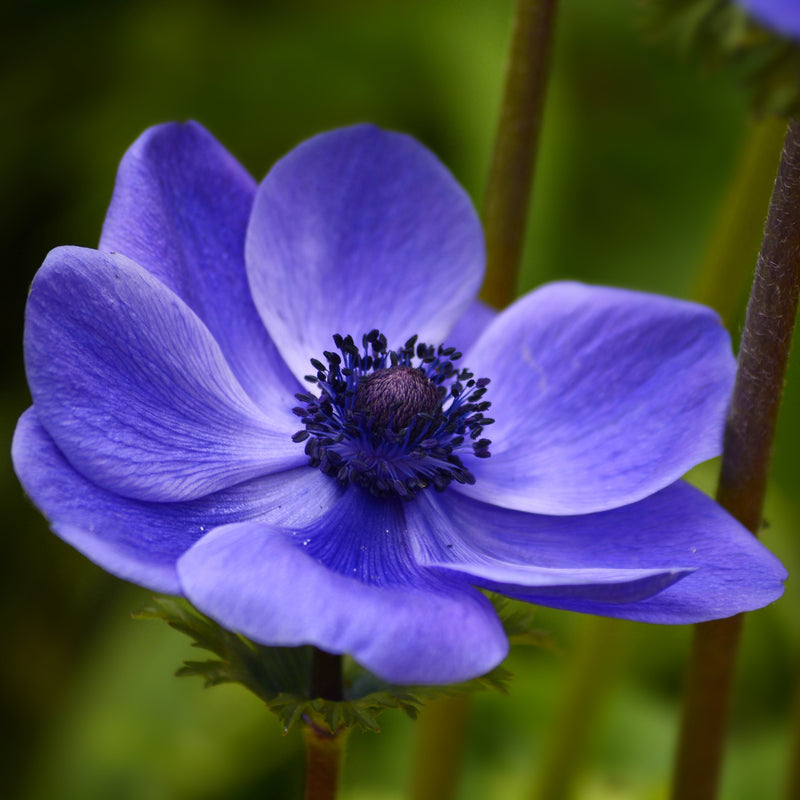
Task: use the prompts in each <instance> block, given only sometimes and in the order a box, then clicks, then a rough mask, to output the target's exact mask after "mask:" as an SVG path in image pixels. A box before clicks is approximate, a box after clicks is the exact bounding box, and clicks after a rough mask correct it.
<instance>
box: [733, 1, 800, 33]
mask: <svg viewBox="0 0 800 800" xmlns="http://www.w3.org/2000/svg"><path fill="white" fill-rule="evenodd" d="M738 2H739V5H741V6H744V8H746V9H747V10H748V11H749V12H750V13H751V14H752V15H753V16H754V17H755V18H756V19H758V20H760V21H761V22H762V23H763V24H764V25H766V26H767V27H768V28H773V29H774V30H776V31H778V33H782V34H784V35H785V36H789V37H790V38H792V39H800V4H798V3H797V0H738Z"/></svg>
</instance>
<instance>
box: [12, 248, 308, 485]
mask: <svg viewBox="0 0 800 800" xmlns="http://www.w3.org/2000/svg"><path fill="white" fill-rule="evenodd" d="M25 365H26V370H27V374H28V383H29V385H30V389H31V394H32V395H33V400H34V405H35V406H36V410H37V414H38V417H39V420H40V421H41V423H42V424H43V425H44V427H45V429H46V430H47V432H48V433H49V434H50V435H51V436H52V437H53V439H54V440H55V442H56V444H57V445H58V447H59V449H60V450H61V451H62V452H63V453H64V455H65V456H66V457H67V459H68V460H69V462H70V463H71V464H72V466H74V467H75V468H76V469H77V470H78V471H79V472H81V473H82V474H83V475H84V476H85V477H86V478H88V479H89V480H91V481H93V482H94V483H97V484H98V485H100V486H102V487H104V488H106V489H109V490H110V491H115V492H118V493H120V494H123V495H126V496H128V497H134V498H137V499H140V500H188V499H191V498H193V497H200V496H202V495H205V494H208V493H209V492H212V491H215V490H217V489H222V488H224V487H226V486H231V485H233V484H234V483H238V482H240V481H243V480H247V479H249V478H253V477H257V476H259V475H264V474H266V473H269V472H274V471H277V470H280V469H287V468H290V467H295V466H299V465H301V464H304V463H305V462H306V457H305V455H304V454H303V448H302V447H301V446H299V445H296V444H295V443H293V442H292V441H291V436H290V434H291V431H292V428H290V427H288V424H289V421H284V420H282V419H281V418H277V419H273V418H268V417H267V416H266V415H265V414H264V413H263V412H262V411H261V410H259V409H258V408H257V407H256V406H255V404H254V403H253V402H252V400H250V398H249V397H248V396H247V395H246V394H245V393H244V392H243V391H242V389H241V387H240V386H239V385H238V383H237V382H236V379H235V377H234V376H233V374H232V373H231V371H230V369H229V367H228V365H227V364H226V362H225V358H224V356H223V354H222V353H221V352H220V349H219V347H218V346H217V344H216V342H215V341H214V339H213V338H212V337H211V335H210V334H209V332H208V330H207V329H206V328H205V326H204V325H203V324H202V322H200V320H199V319H198V318H197V317H196V315H195V314H194V313H193V312H192V311H191V310H190V309H189V308H188V307H187V306H186V305H185V304H184V303H183V302H182V301H181V300H180V299H179V298H178V297H177V296H176V295H174V294H173V293H172V292H170V291H169V289H167V288H166V287H165V286H164V285H163V284H162V283H160V282H159V281H158V280H157V279H156V278H154V277H153V276H152V275H150V274H149V273H148V272H146V271H145V270H143V269H142V268H141V267H139V266H137V265H136V264H134V263H133V262H132V261H129V260H128V259H127V258H125V257H124V256H121V255H104V254H102V253H99V252H97V251H96V250H85V249H82V248H76V247H63V248H59V249H57V250H54V251H53V252H52V253H50V255H49V256H48V257H47V259H46V261H45V263H44V266H43V267H42V268H41V269H40V270H39V272H38V273H37V275H36V277H35V279H34V282H33V287H32V289H31V294H30V297H29V300H28V307H27V312H26V325H25ZM280 425H283V427H282V428H281V427H279V426H280ZM295 427H296V426H295Z"/></svg>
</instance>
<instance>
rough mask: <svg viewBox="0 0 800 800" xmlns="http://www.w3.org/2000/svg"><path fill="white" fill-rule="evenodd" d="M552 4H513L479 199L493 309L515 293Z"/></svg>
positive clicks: (539, 0)
mask: <svg viewBox="0 0 800 800" xmlns="http://www.w3.org/2000/svg"><path fill="white" fill-rule="evenodd" d="M555 17H556V0H518V2H517V6H516V10H515V12H514V27H513V32H512V36H511V49H510V53H509V60H508V66H507V71H506V81H505V89H504V92H503V102H502V106H501V111H500V120H499V123H498V129H497V136H496V138H495V144H494V151H493V153H492V165H491V168H490V170H489V180H488V182H487V185H486V197H485V198H484V208H483V220H484V227H485V231H486V257H487V274H486V282H485V283H484V288H483V293H482V297H483V299H484V300H485V301H486V302H487V303H489V304H490V305H492V306H494V307H495V308H503V307H504V306H506V305H508V304H509V303H510V302H511V301H512V300H513V299H514V297H515V296H516V293H517V291H516V290H517V277H518V275H519V270H520V265H521V262H522V248H523V245H524V242H525V224H526V222H527V219H528V204H529V201H530V194H531V187H532V185H533V174H534V165H535V163H536V153H537V151H538V146H539V133H540V130H541V127H542V117H543V113H544V104H545V96H546V90H547V77H548V73H549V69H550V53H551V51H552V43H553V29H554V26H555Z"/></svg>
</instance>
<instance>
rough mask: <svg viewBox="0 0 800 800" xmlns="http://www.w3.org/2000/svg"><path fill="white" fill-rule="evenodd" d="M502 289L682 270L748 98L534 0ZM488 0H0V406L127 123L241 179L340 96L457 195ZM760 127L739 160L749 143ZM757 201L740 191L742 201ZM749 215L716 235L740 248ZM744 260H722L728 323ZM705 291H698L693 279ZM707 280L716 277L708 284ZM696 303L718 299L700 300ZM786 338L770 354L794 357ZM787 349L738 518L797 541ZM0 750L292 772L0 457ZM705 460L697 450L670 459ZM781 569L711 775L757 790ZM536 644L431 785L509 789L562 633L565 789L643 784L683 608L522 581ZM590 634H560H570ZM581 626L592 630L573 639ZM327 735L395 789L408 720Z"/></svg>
mask: <svg viewBox="0 0 800 800" xmlns="http://www.w3.org/2000/svg"><path fill="white" fill-rule="evenodd" d="M562 6H563V7H562V9H561V14H560V17H559V20H558V30H557V40H556V45H555V56H554V68H553V75H552V83H551V89H550V94H549V101H548V109H547V116H546V122H545V128H544V134H543V141H542V150H541V157H540V162H539V171H538V181H537V185H536V192H535V199H534V204H533V210H532V224H531V229H530V236H529V246H528V249H527V254H526V262H525V271H524V274H523V277H522V280H521V285H520V289H521V290H527V289H528V288H530V287H532V286H534V285H536V284H538V283H541V282H543V281H546V280H552V279H554V278H576V279H581V280H586V281H590V282H602V283H608V284H617V285H623V286H629V287H633V288H639V289H647V290H651V291H657V292H662V293H666V294H672V295H675V296H680V297H690V296H694V295H695V294H696V287H697V286H698V281H699V278H698V270H699V269H700V266H701V264H702V263H703V261H704V257H705V254H706V253H707V251H708V247H709V241H710V237H711V231H712V229H714V227H715V225H717V224H718V220H719V213H720V208H721V207H722V205H723V201H724V198H725V194H726V191H727V188H728V186H729V184H730V181H731V180H732V176H733V175H734V174H735V172H736V169H737V164H738V163H739V160H740V158H741V153H742V150H743V147H744V143H745V140H746V136H747V131H748V125H749V121H748V118H747V108H746V104H745V101H744V98H743V97H742V96H741V95H740V93H739V92H738V90H737V88H736V87H735V86H734V85H733V83H732V81H731V80H729V78H728V77H727V76H725V75H715V76H704V75H701V74H699V72H698V70H697V69H696V68H695V67H694V66H693V65H692V64H691V63H688V62H683V61H681V60H680V59H678V58H677V57H676V55H675V53H674V52H673V51H672V49H671V48H670V47H667V46H664V45H654V43H653V42H652V41H650V40H649V38H648V36H647V35H646V34H645V33H644V32H643V25H642V14H641V11H640V10H639V9H638V7H637V5H636V4H635V3H634V2H633V0H622V2H616V3H600V2H597V0H570V1H569V2H564V3H562ZM511 11H512V4H511V2H510V0H447V1H446V0H394V1H391V0H338V1H336V0H328V1H327V2H325V1H324V0H316V1H315V0H297V1H295V2H289V0H284V1H283V2H277V0H273V1H270V0H264V1H263V2H259V3H255V2H247V1H245V0H227V2H222V1H221V0H220V1H219V2H212V1H211V0H191V2H190V1H189V0H160V2H156V1H155V0H152V1H151V2H137V3H133V2H121V1H119V0H117V1H115V0H103V2H98V1H97V0H74V1H73V2H69V1H68V0H61V1H60V2H59V0H50V2H45V0H39V1H38V2H36V1H35V0H34V1H31V2H24V3H23V2H6V3H5V4H3V5H2V9H1V10H0V100H1V101H2V120H3V122H2V125H0V211H2V213H0V229H1V230H2V242H3V245H4V252H6V256H5V258H4V270H3V274H4V277H5V279H6V289H5V292H4V293H3V297H2V302H3V305H4V307H3V314H2V315H0V325H2V326H3V330H2V336H3V338H2V341H3V342H4V343H5V346H4V347H3V348H2V350H0V354H1V356H2V359H3V364H2V367H3V373H2V374H3V376H4V380H3V383H2V413H3V425H2V428H1V430H2V436H3V442H4V446H5V449H6V452H7V451H8V446H9V443H10V439H11V434H12V431H13V426H14V424H15V420H16V418H17V416H18V415H19V414H20V412H21V411H22V410H23V409H24V408H25V407H26V405H27V404H28V402H29V397H28V394H27V390H26V388H25V383H24V376H23V369H22V357H21V339H22V325H23V308H24V303H25V295H26V292H27V287H28V284H29V282H30V280H31V278H32V276H33V274H34V272H35V270H36V269H37V267H38V266H39V264H40V263H41V261H42V259H43V258H44V256H45V254H46V252H47V251H48V250H49V249H50V248H51V247H54V246H56V245H59V244H77V245H85V246H94V245H95V244H96V242H97V239H98V236H99V232H100V226H101V223H102V219H103V215H104V211H105V207H106V205H107V203H108V200H109V198H110V195H111V190H112V186H113V181H114V175H115V170H116V166H117V163H118V161H119V159H120V157H121V156H122V153H123V152H124V150H125V149H126V147H127V146H128V145H129V144H130V143H131V142H132V141H133V140H134V139H135V138H136V136H137V135H138V134H139V133H140V132H141V131H142V130H144V129H145V128H146V127H148V126H150V125H152V124H155V123H158V122H162V121H165V120H169V119H186V118H195V119H197V120H199V121H200V122H202V123H203V124H204V125H205V126H207V127H208V128H209V129H210V130H211V131H212V132H213V133H214V134H215V135H216V136H217V138H219V140H220V141H222V142H223V143H224V144H225V145H226V146H227V147H228V148H229V149H230V150H231V151H232V152H233V153H234V154H235V155H236V156H237V157H238V158H239V159H240V160H241V161H242V163H244V164H245V165H246V166H247V167H248V168H249V169H250V170H251V172H252V173H253V174H254V175H255V176H257V177H259V178H260V177H261V176H263V174H264V173H265V172H266V170H267V169H268V167H269V166H270V164H271V163H272V162H273V161H274V160H275V159H276V158H278V157H279V156H280V155H281V154H283V153H284V152H286V151H287V150H288V149H290V148H291V147H292V146H293V145H295V144H296V143H297V142H299V141H300V140H302V139H304V138H306V137H308V136H310V135H312V134H314V133H316V132H319V131H321V130H325V129H328V128H332V127H336V126H338V125H342V124H347V123H351V122H356V121H372V122H375V123H377V124H379V125H382V126H385V127H389V128H396V129H401V130H404V131H408V132H410V133H412V134H414V135H415V136H417V137H418V138H419V139H421V140H422V141H423V142H424V143H425V144H427V145H428V146H430V147H431V148H432V149H433V150H434V151H436V152H437V153H438V154H439V155H440V157H441V158H442V159H443V160H444V162H445V163H446V164H447V165H448V166H449V167H450V168H451V169H452V171H453V172H454V173H455V175H456V177H457V178H458V179H459V180H460V181H461V182H462V183H463V184H464V185H465V186H466V188H467V190H468V191H469V192H470V193H471V194H472V196H473V198H474V200H475V202H476V204H477V205H478V206H479V207H480V202H481V196H482V193H483V188H484V183H485V177H486V172H487V169H488V164H489V158H490V152H491V143H492V138H493V134H494V127H495V121H496V117H497V109H498V103H499V96H500V90H501V86H502V77H503V66H504V59H505V50H506V45H507V41H508V37H509V32H510V22H511ZM776 163H777V151H775V153H774V157H773V158H772V159H770V158H767V165H766V167H765V169H766V170H767V172H768V173H769V172H771V171H773V170H774V167H775V165H776ZM764 210H765V209H764ZM757 244H758V242H757V240H756V239H755V237H753V236H750V237H749V238H747V237H745V240H744V242H743V243H742V245H741V246H739V247H738V248H737V252H738V256H739V257H738V261H739V262H742V263H744V264H745V265H746V268H747V265H752V263H753V262H754V257H755V252H756V250H757ZM747 281H748V278H747V276H746V275H744V273H743V271H742V269H741V268H740V266H739V265H738V264H732V265H731V273H730V274H729V275H725V276H724V279H723V283H724V286H725V288H726V289H727V290H728V291H729V292H730V291H732V292H733V295H734V298H735V299H736V303H735V305H736V308H737V309H738V311H737V312H736V313H734V314H732V315H731V319H730V320H729V321H730V324H731V329H732V332H733V333H734V335H735V334H736V332H737V329H738V326H739V325H740V324H741V323H740V320H741V311H742V309H743V307H744V302H745V298H746V289H747ZM721 297H722V294H720V298H721ZM706 299H708V300H709V301H711V302H714V301H715V296H714V295H713V292H712V293H711V295H708V294H706ZM719 304H720V305H723V301H722V299H720V301H719ZM795 360H796V359H795ZM797 367H798V365H797V364H794V369H793V370H792V369H790V377H789V384H788V387H787V396H786V400H785V406H784V411H783V414H782V419H781V425H780V430H779V437H778V446H777V450H776V457H775V464H774V480H773V489H772V492H771V495H770V499H769V507H768V510H767V518H768V522H769V527H768V529H767V530H766V531H765V534H764V539H765V541H766V542H767V544H768V545H769V546H770V547H771V548H772V549H773V550H774V551H775V552H776V553H778V555H779V556H780V557H781V558H782V559H783V560H784V563H786V564H787V566H788V567H789V569H790V571H793V568H794V566H795V565H796V564H797V562H798V560H799V558H800V555H799V554H798V546H797V541H798V536H797V521H798V515H799V514H800V508H799V507H798V498H797V491H796V485H797V474H798V472H797V470H798V453H800V420H799V419H798V414H797V410H798V408H800V369H798V368H797ZM2 463H3V465H4V467H3V471H2V484H1V485H0V491H2V502H3V509H4V515H5V518H6V524H5V533H4V535H3V536H2V537H1V538H0V592H1V593H2V601H1V602H0V630H2V634H3V644H4V648H3V654H2V657H1V658H0V715H2V718H1V719H0V740H1V741H0V744H1V745H2V746H0V775H2V787H3V788H2V791H0V793H1V794H2V796H3V797H9V798H20V799H21V800H106V799H107V798H115V800H212V799H213V798H226V800H249V799H250V798H279V799H280V798H294V797H299V796H300V792H301V772H302V753H301V751H300V741H299V738H298V736H297V735H296V734H295V733H290V734H289V735H287V736H283V733H282V731H281V730H280V727H279V725H278V723H277V721H276V720H275V719H273V718H272V717H270V716H269V715H268V714H267V713H266V712H265V711H264V710H263V709H262V708H261V706H260V705H259V702H258V701H257V700H256V699H255V698H252V697H250V696H249V695H247V694H246V693H245V691H244V690H242V689H240V688H238V687H230V686H228V687H220V688H217V689H213V690H207V691H206V690H203V689H202V687H201V686H200V684H199V682H196V681H188V680H178V679H175V678H173V677H172V673H173V671H174V670H175V669H176V668H177V667H178V666H179V664H180V662H181V660H182V659H183V658H185V657H188V656H190V655H191V650H190V648H189V646H188V643H187V642H186V641H185V640H184V639H183V637H181V636H180V635H179V634H177V633H175V632H173V631H171V630H169V629H168V628H166V626H163V625H161V624H159V623H155V622H139V621H133V620H131V619H130V616H129V612H130V611H131V610H136V609H138V608H140V607H141V606H142V605H144V604H145V603H146V601H147V599H148V593H147V592H145V591H144V590H140V589H137V588H135V587H131V586H129V585H127V584H124V583H122V582H121V581H118V580H116V579H114V578H111V577H109V576H107V575H106V574H105V573H103V572H102V571H101V570H99V569H98V568H96V567H95V566H94V565H92V564H91V563H89V562H88V561H86V560H85V559H83V558H82V557H81V556H79V555H78V554H77V553H75V552H73V551H72V550H71V549H70V548H69V547H67V546H66V545H64V544H62V543H61V542H60V541H59V540H58V539H56V538H55V537H54V536H53V535H52V534H50V533H49V532H48V530H47V527H46V525H45V523H44V522H43V520H42V519H41V518H40V516H39V515H38V513H37V512H36V511H35V510H34V509H33V508H32V506H31V505H30V504H29V503H28V502H27V501H26V500H25V498H24V497H23V494H22V492H21V490H20V488H19V486H18V484H17V482H16V479H15V478H14V475H13V472H12V470H11V465H10V463H9V462H8V460H7V459H6V460H4V461H3V462H2ZM696 477H697V480H698V482H699V483H700V484H701V485H703V486H704V487H706V488H709V489H710V488H711V487H713V483H714V466H713V465H709V466H706V467H704V468H702V469H700V470H698V471H697V476H696ZM799 605H800V589H799V588H798V587H797V585H796V584H794V583H792V582H791V581H790V583H789V587H788V590H787V593H786V596H785V597H784V599H783V600H781V601H780V602H779V603H778V604H777V605H775V606H773V607H771V608H769V609H767V610H764V611H761V612H758V613H756V614H753V615H751V617H750V618H749V620H748V623H747V625H746V629H745V636H744V642H743V651H742V657H741V661H740V668H739V680H738V683H737V697H736V706H735V712H734V719H733V724H732V736H731V747H730V751H729V759H728V762H727V766H726V772H725V778H724V785H723V797H724V798H726V800H728V799H730V800H747V799H749V798H754V799H755V798H758V799H760V798H767V797H778V796H780V795H781V791H782V786H783V785H784V783H785V780H786V773H787V769H788V765H789V761H790V755H789V753H790V750H789V746H790V744H789V743H790V740H791V716H792V712H791V708H792V704H793V703H794V702H795V701H794V699H793V698H794V688H793V686H794V678H795V675H796V673H797V665H798V627H799V626H798V620H800V615H799V614H798V606H799ZM539 622H540V625H541V627H542V628H543V629H545V630H548V631H550V632H551V633H552V634H553V636H554V639H555V642H556V643H557V648H556V650H554V651H550V650H538V649H537V650H534V649H522V648H520V649H518V650H515V652H514V653H513V655H512V657H511V659H510V662H509V666H510V668H511V669H512V670H513V671H514V672H515V674H516V678H515V680H514V682H513V684H512V686H511V694H510V696H502V695H499V694H497V695H493V694H482V695H480V696H476V697H475V699H474V702H473V706H472V716H471V718H470V723H469V728H468V734H467V745H466V747H467V750H466V756H465V765H464V773H463V776H462V780H461V789H460V795H459V796H460V797H461V798H464V800H478V798H481V799H482V800H483V799H484V798H489V799H492V798H493V799H496V800H506V798H517V797H526V796H528V793H529V791H530V787H531V786H532V785H533V783H534V782H535V780H536V776H537V769H539V767H540V765H541V763H542V757H543V753H545V752H546V751H547V748H548V746H549V744H548V743H549V741H550V740H551V737H552V735H553V732H554V731H555V730H557V724H558V720H559V718H560V716H561V714H562V709H563V707H564V704H565V702H566V699H565V697H566V695H565V693H566V691H567V686H568V684H569V682H570V680H571V678H570V675H571V672H572V671H573V670H574V665H575V664H576V663H578V662H579V661H580V657H581V656H580V654H581V653H584V658H587V657H588V658H589V660H590V661H592V663H594V664H595V666H596V669H595V670H593V672H592V674H593V675H594V676H595V679H596V680H595V683H596V685H595V686H594V687H593V688H592V690H591V696H592V697H594V698H595V700H594V701H593V702H590V703H588V705H587V706H586V710H585V714H584V715H583V716H584V718H585V720H586V733H585V741H582V737H581V736H578V735H577V734H576V736H575V744H574V747H575V751H576V753H577V754H579V755H580V758H579V760H578V764H579V766H578V767H577V768H576V769H575V770H574V772H573V775H572V791H573V793H574V796H575V797H579V798H587V799H591V800H595V799H596V798H597V799H599V798H614V799H615V800H622V799H623V798H663V797H666V792H667V781H668V776H669V770H670V764H671V759H672V750H673V745H674V739H675V735H676V724H677V714H678V709H679V699H680V692H681V682H682V676H683V669H684V663H685V658H686V652H687V646H688V641H689V634H690V631H689V630H688V629H685V628H657V627H649V626H645V625H635V624H628V623H619V622H614V623H610V622H609V623H604V624H602V625H598V624H597V623H593V622H592V621H591V620H590V619H589V618H581V617H579V616H576V615H570V614H566V613H561V612H554V611H549V610H547V609H542V610H541V612H540V613H539ZM592 641H593V642H594V648H595V649H594V651H592V650H591V649H590V650H589V651H588V653H589V655H588V656H586V652H587V650H586V648H587V647H588V646H589V645H587V642H590V643H591V642H592ZM598 642H599V645H598ZM382 721H383V732H382V733H381V734H380V735H378V736H375V735H372V734H359V733H355V734H354V735H353V736H352V740H351V746H350V751H349V755H348V761H347V764H346V773H345V785H344V790H343V795H342V797H343V798H344V800H355V799H356V798H364V799H367V798H369V799H370V800H375V799H376V798H377V800H381V799H382V798H387V799H388V798H400V797H403V796H405V795H406V793H407V791H408V788H409V786H410V785H411V782H412V780H413V775H412V773H413V767H412V764H413V753H414V735H415V727H414V724H413V723H411V722H410V721H408V720H406V719H405V718H404V717H402V716H401V715H400V714H399V713H395V714H389V713H387V714H386V715H385V716H384V717H383V718H382Z"/></svg>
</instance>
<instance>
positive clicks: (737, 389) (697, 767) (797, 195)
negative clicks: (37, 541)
mask: <svg viewBox="0 0 800 800" xmlns="http://www.w3.org/2000/svg"><path fill="white" fill-rule="evenodd" d="M799 293H800V123H798V122H796V121H792V122H791V123H790V124H789V130H788V132H787V134H786V140H785V142H784V148H783V153H782V155H781V161H780V166H779V167H778V177H777V179H776V181H775V188H774V189H773V192H772V200H771V202H770V207H769V214H768V216H767V222H766V226H765V230H764V239H763V242H762V245H761V251H760V253H759V256H758V262H757V265H756V274H755V279H754V281H753V288H752V290H751V293H750V301H749V303H748V306H747V316H746V319H745V325H744V331H743V333H742V341H741V345H740V347H739V366H738V370H737V373H736V382H735V385H734V389H733V399H732V401H731V409H730V412H729V415H728V423H727V426H726V429H725V446H724V449H723V454H722V470H721V474H720V481H719V487H718V490H717V499H718V500H719V502H720V504H721V505H722V506H723V507H724V508H726V509H727V510H728V511H729V512H730V513H731V514H732V515H733V516H734V517H736V518H737V519H738V520H739V521H740V522H741V523H742V524H743V525H745V526H746V527H747V528H748V529H749V530H750V531H752V533H754V534H757V533H758V531H759V528H760V526H761V514H762V510H763V505H764V495H765V492H766V486H767V476H768V473H769V462H770V455H771V452H772V442H773V439H774V435H775V425H776V422H777V417H778V408H779V405H780V398H781V393H782V389H783V382H784V376H785V373H786V364H787V361H788V358H789V348H790V345H791V339H792V331H793V329H794V323H795V317H796V315H797V301H798V294H799ZM741 625H742V617H741V615H740V616H738V617H732V618H730V619H725V620H717V621H715V622H707V623H704V624H702V625H698V626H696V628H695V631H694V638H693V643H692V655H691V658H690V663H689V671H688V676H687V688H686V696H685V703H684V710H683V719H682V722H681V733H680V739H679V743H678V752H677V761H676V766H675V778H674V782H673V791H672V796H673V798H675V800H712V799H713V798H714V797H716V795H717V789H718V784H719V775H720V771H721V765H722V755H723V749H724V747H723V745H724V737H725V728H726V723H727V717H728V708H729V704H730V703H729V698H730V687H731V684H732V680H733V670H734V665H735V659H736V650H737V644H738V641H739V633H740V630H741Z"/></svg>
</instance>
